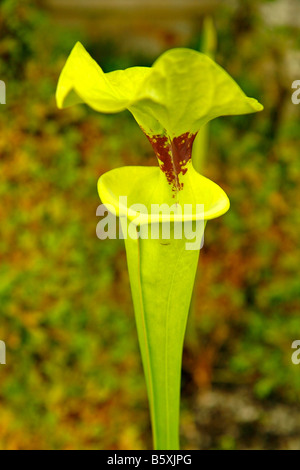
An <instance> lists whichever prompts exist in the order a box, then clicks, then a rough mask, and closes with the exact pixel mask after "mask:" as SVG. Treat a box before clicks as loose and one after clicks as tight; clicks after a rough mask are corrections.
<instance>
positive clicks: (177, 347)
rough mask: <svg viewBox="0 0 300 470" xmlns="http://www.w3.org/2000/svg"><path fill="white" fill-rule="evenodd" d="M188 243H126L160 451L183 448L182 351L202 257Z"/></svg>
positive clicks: (171, 241) (153, 241) (153, 418)
mask: <svg viewBox="0 0 300 470" xmlns="http://www.w3.org/2000/svg"><path fill="white" fill-rule="evenodd" d="M144 228H145V229H146V230H147V229H148V227H147V226H146V227H144ZM185 243H186V240H185V239H182V240H175V239H172V238H171V239H170V240H162V239H159V240H153V239H137V240H132V239H130V238H128V239H127V240H125V244H126V253H127V262H128V269H129V275H130V282H131V289H132V295H133V302H134V309H135V317H136V324H137V330H138V337H139V344H140V349H141V354H142V361H143V366H144V373H145V377H146V384H147V391H148V397H149V404H150V411H151V421H152V430H153V440H154V448H155V449H156V450H176V449H179V410H180V381H181V361H182V348H183V341H184V334H185V329H186V322H187V316H188V311H189V305H190V300H191V295H192V290H193V285H194V278H195V273H196V269H197V263H198V256H199V250H186V249H185Z"/></svg>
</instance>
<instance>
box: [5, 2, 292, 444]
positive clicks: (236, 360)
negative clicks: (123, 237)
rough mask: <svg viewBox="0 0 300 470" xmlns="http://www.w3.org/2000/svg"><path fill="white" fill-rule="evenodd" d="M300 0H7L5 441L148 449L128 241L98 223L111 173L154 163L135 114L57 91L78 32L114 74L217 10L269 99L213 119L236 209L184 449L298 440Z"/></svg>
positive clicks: (222, 172)
mask: <svg viewBox="0 0 300 470" xmlns="http://www.w3.org/2000/svg"><path fill="white" fill-rule="evenodd" d="M160 3H161V2H160ZM59 4H60V6H59ZM82 5H83V6H82ZM298 13H299V2H297V1H296V2H294V1H292V0H290V1H289V0H286V1H285V2H282V1H281V0H276V1H274V2H273V1H271V2H270V1H268V2H266V1H257V0H252V1H248V0H244V1H240V2H234V4H231V2H227V3H226V4H225V5H224V2H217V1H215V2H205V1H198V2H194V1H188V2H185V1H184V0H182V1H181V2H180V1H175V2H174V4H173V6H172V5H171V2H170V1H167V2H166V3H165V4H163V5H161V6H159V2H156V1H153V2H150V1H149V0H148V1H146V0H144V1H143V2H141V1H140V2H137V1H136V2H134V1H133V0H132V1H130V2H128V1H127V3H126V1H125V0H124V2H122V1H121V0H118V1H111V2H109V1H107V2H105V1H101V0H99V1H98V0H97V1H96V0H94V1H91V0H90V1H87V2H84V1H80V0H76V1H75V2H73V3H72V2H70V1H69V2H68V1H67V0H65V1H63V2H56V1H55V0H52V1H42V2H38V1H36V2H33V1H29V0H23V1H21V2H20V1H16V0H2V2H1V5H0V79H2V80H4V81H5V83H6V86H7V104H6V105H0V126H1V131H0V221H1V223H0V339H1V340H3V341H5V342H6V346H7V364H6V365H0V449H147V448H148V449H149V448H151V446H152V440H151V429H150V421H149V413H148V404H147V397H146V389H145V384H144V378H143V372H142V366H141V361H140V356H139V350H138V343H137V335H136V329H135V323H134V316H133V307H132V302H131V295H130V290H129V281H128V274H127V269H126V258H125V253H124V246H123V242H122V241H120V240H119V241H118V240H107V241H100V240H98V239H97V237H96V232H95V230H96V225H97V223H98V221H99V219H98V220H97V217H96V208H97V206H98V205H99V203H100V201H99V199H98V195H97V190H96V184H97V179H98V178H99V176H100V175H101V174H102V173H104V172H105V171H107V170H110V169H112V168H115V167H118V166H121V165H156V160H155V157H154V155H153V151H152V148H151V146H150V144H149V143H148V141H147V139H146V138H145V137H144V135H143V134H142V132H141V131H140V129H139V128H138V126H137V125H136V123H135V122H134V120H133V118H132V117H131V115H130V114H129V113H127V112H124V113H122V114H120V115H112V116H102V115H100V114H97V113H95V112H93V111H92V110H90V109H88V108H87V107H86V106H77V107H75V108H71V109H68V110H64V111H58V110H57V109H56V104H55V89H56V83H57V79H58V76H59V73H60V71H61V69H62V67H63V65H64V63H65V60H66V58H67V56H68V54H69V52H70V50H71V48H72V47H73V45H74V43H75V41H77V40H80V41H82V42H83V44H84V45H85V47H86V48H87V49H88V51H89V52H90V53H91V54H92V55H93V57H94V58H95V59H96V60H97V61H98V62H99V63H100V64H101V66H102V67H103V69H104V70H105V71H106V72H107V71H110V70H113V69H116V68H124V67H128V66H133V65H151V64H152V63H153V61H154V60H155V59H156V58H157V56H158V55H159V54H160V53H161V52H163V51H164V50H166V49H168V48H171V47H178V46H187V47H191V48H195V49H199V48H200V47H201V41H202V39H203V38H202V25H203V18H204V16H205V15H207V14H210V15H211V16H212V18H213V20H214V23H215V26H216V31H217V36H218V49H217V53H216V61H217V62H218V63H219V64H220V65H222V66H223V67H224V68H225V69H226V70H227V71H228V72H229V73H230V74H231V75H232V76H233V77H234V79H235V80H236V81H237V82H238V83H239V85H240V86H241V87H242V89H243V90H244V91H245V92H246V93H247V94H248V95H249V96H253V97H255V98H257V99H258V100H259V101H260V102H262V103H263V104H264V106H265V110H264V111H263V112H262V113H259V114H255V115H249V116H242V117H230V118H229V117H224V118H220V119H218V120H216V121H214V122H213V123H212V125H211V126H210V141H209V147H208V155H207V161H206V164H205V168H204V171H203V173H204V175H205V176H207V177H209V178H211V179H212V180H213V181H215V182H217V183H218V184H219V185H220V186H221V187H222V188H223V189H224V190H225V191H226V192H227V194H228V195H229V198H230V200H231V209H230V211H229V212H228V213H227V214H226V215H225V216H223V217H222V218H220V219H217V220H215V221H212V222H211V223H209V224H208V226H207V229H206V237H205V245H204V248H203V250H202V252H201V256H200V263H199V275H198V279H197V283H196V288H195V298H194V307H193V310H194V313H193V315H192V317H191V322H190V323H189V325H188V331H187V338H186V344H185V348H184V354H183V376H182V414H181V442H182V448H183V449H300V401H299V399H300V365H294V364H293V363H292V361H291V355H292V352H293V350H292V349H291V344H292V342H293V341H294V340H295V339H300V276H299V271H300V244H299V239H300V229H299V226H300V204H299V201H300V185H299V182H300V159H299V150H300V145H299V135H300V116H299V110H300V105H299V106H297V105H293V104H292V102H291V94H292V89H291V84H292V82H293V81H294V80H296V79H298V80H299V79H300V53H299V51H300V48H299V46H300V36H299V26H300V25H299V21H300V20H299V17H300V15H299V14H298Z"/></svg>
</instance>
